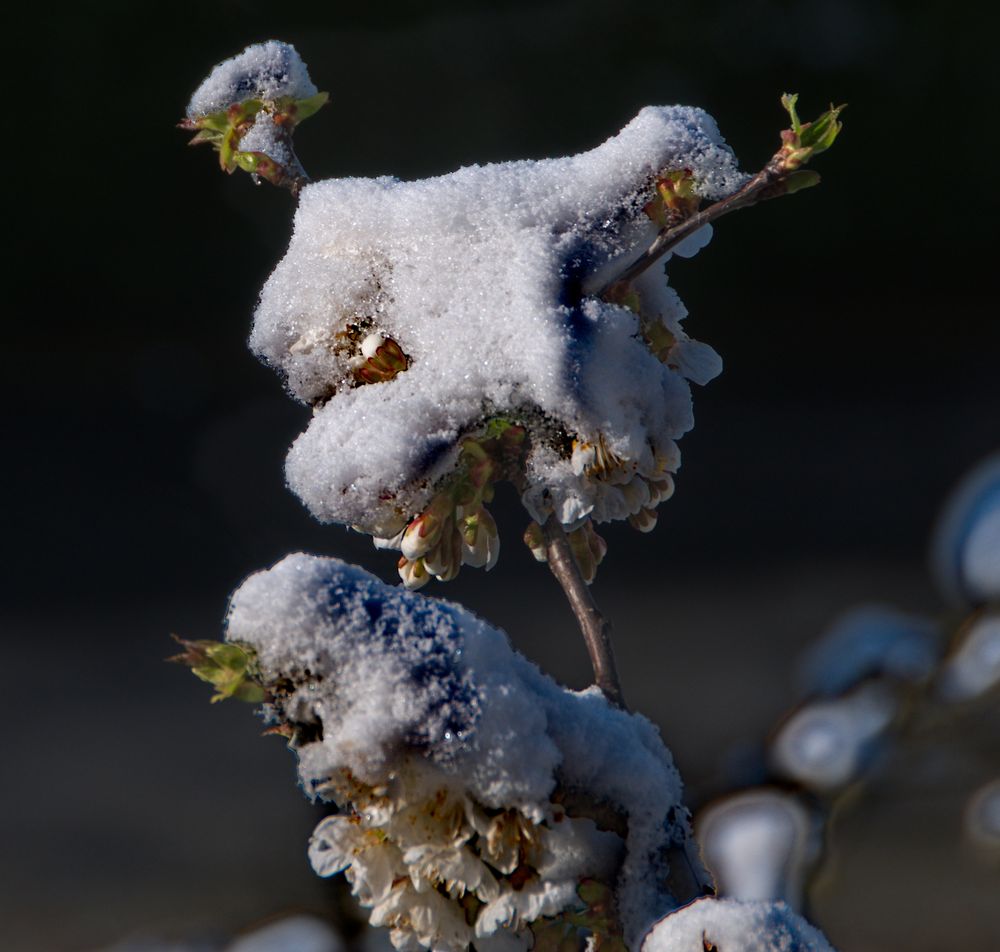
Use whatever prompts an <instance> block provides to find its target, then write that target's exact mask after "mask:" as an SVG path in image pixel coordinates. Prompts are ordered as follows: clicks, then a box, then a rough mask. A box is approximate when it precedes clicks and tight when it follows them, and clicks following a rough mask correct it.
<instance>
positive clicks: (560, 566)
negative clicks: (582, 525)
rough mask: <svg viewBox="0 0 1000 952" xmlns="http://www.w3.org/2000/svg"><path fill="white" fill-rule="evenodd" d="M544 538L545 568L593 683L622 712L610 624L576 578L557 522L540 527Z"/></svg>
mask: <svg viewBox="0 0 1000 952" xmlns="http://www.w3.org/2000/svg"><path fill="white" fill-rule="evenodd" d="M542 532H543V533H544V535H545V552H546V556H547V558H548V563H549V568H550V569H551V570H552V574H553V575H554V576H555V577H556V581H558V582H559V584H560V585H561V586H562V590H563V592H564V593H565V595H566V599H567V601H569V605H570V608H572V609H573V614H574V615H576V620H577V622H579V624H580V631H581V632H582V633H583V640H584V642H585V643H586V645H587V652H588V654H589V655H590V663H591V665H592V666H593V668H594V683H595V684H596V685H597V686H598V687H599V688H600V689H601V692H602V693H603V694H604V696H605V697H606V698H607V699H608V700H609V701H610V702H611V703H612V704H613V705H614V706H615V707H620V708H622V709H623V710H624V709H625V697H624V695H623V694H622V688H621V682H620V681H619V680H618V669H617V668H616V667H615V656H614V652H613V651H612V648H611V623H610V622H609V621H608V620H607V619H606V618H605V617H604V616H603V615H602V614H601V611H600V609H599V608H598V607H597V603H596V602H595V601H594V597H593V595H591V594H590V588H589V587H588V586H587V583H586V582H585V581H584V580H583V575H581V574H580V568H579V566H578V565H577V564H576V559H574V558H573V553H572V551H571V550H570V547H569V541H568V540H567V538H566V533H565V532H563V528H562V526H561V525H560V524H559V520H558V519H556V518H555V516H549V518H548V519H547V520H546V522H545V525H544V526H542Z"/></svg>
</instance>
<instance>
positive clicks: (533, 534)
mask: <svg viewBox="0 0 1000 952" xmlns="http://www.w3.org/2000/svg"><path fill="white" fill-rule="evenodd" d="M524 544H525V545H526V546H527V547H528V548H529V549H530V550H531V554H532V555H533V556H534V557H535V561H536V562H548V560H549V556H548V551H547V548H546V545H545V534H544V533H543V532H542V527H541V526H540V525H539V524H538V523H537V522H529V523H528V528H527V529H525V530H524Z"/></svg>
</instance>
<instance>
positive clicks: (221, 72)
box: [187, 40, 318, 119]
mask: <svg viewBox="0 0 1000 952" xmlns="http://www.w3.org/2000/svg"><path fill="white" fill-rule="evenodd" d="M317 91H318V90H317V89H316V87H315V86H314V85H313V82H312V80H311V79H310V78H309V71H308V70H307V69H306V64H305V63H303V62H302V59H301V57H300V56H299V54H298V53H297V52H296V50H295V47H294V46H292V45H291V44H290V43H282V42H280V41H279V40H268V42H266V43H256V44H254V45H253V46H248V47H247V48H246V49H245V50H244V51H243V52H242V53H240V54H239V55H238V56H233V57H231V58H230V59H227V60H225V61H224V62H222V63H219V65H218V66H216V67H215V69H213V70H212V72H211V73H209V75H208V78H207V79H206V80H205V81H204V82H203V83H202V84H201V85H200V86H199V87H198V88H197V89H196V90H195V92H194V95H192V96H191V101H190V102H189V103H188V107H187V116H188V118H189V119H197V118H199V117H200V116H206V115H210V114H212V113H215V112H223V111H224V110H226V109H228V108H229V107H230V106H231V105H233V103H239V102H245V101H246V100H248V99H261V100H265V101H270V102H273V101H274V100H276V99H284V98H286V97H288V98H291V99H308V98H309V97H310V96H315V95H316V93H317Z"/></svg>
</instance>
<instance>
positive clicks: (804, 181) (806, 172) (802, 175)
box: [785, 169, 820, 195]
mask: <svg viewBox="0 0 1000 952" xmlns="http://www.w3.org/2000/svg"><path fill="white" fill-rule="evenodd" d="M819 183H820V175H819V172H814V171H812V169H799V170H798V171H797V172H792V174H791V175H789V176H788V178H787V179H785V194H786V195H793V194H794V193H795V192H801V191H802V190H803V189H805V188H812V187H813V186H814V185H819Z"/></svg>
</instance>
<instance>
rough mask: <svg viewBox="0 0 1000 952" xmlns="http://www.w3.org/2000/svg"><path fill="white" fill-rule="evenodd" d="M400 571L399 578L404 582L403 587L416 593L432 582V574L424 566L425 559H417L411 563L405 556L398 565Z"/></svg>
mask: <svg viewBox="0 0 1000 952" xmlns="http://www.w3.org/2000/svg"><path fill="white" fill-rule="evenodd" d="M397 568H398V569H399V577H400V578H401V579H402V580H403V585H404V586H405V587H406V588H408V589H410V590H411V591H415V590H416V589H418V588H423V587H424V586H425V585H426V584H427V583H428V582H429V581H430V578H431V577H430V574H429V573H428V571H427V568H426V566H425V565H424V560H423V559H415V560H413V561H410V560H409V559H408V558H406V556H405V555H404V556H403V557H402V558H401V559H400V560H399V563H398V565H397Z"/></svg>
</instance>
